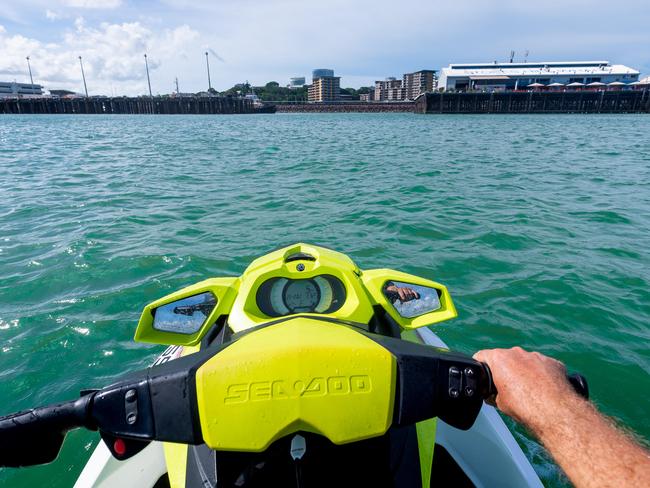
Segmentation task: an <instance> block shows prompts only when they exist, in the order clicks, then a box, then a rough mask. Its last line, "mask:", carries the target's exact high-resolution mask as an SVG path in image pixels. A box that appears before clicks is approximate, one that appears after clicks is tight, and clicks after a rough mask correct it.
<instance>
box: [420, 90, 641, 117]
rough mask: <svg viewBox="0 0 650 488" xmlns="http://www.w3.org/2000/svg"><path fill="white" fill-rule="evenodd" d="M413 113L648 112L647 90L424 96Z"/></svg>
mask: <svg viewBox="0 0 650 488" xmlns="http://www.w3.org/2000/svg"><path fill="white" fill-rule="evenodd" d="M415 112H417V113H427V114H435V113H445V114H448V113H650V90H636V91H623V90H618V91H572V92H534V91H531V92H493V93H450V92H444V93H426V94H424V95H421V96H420V97H418V99H417V100H416V101H415Z"/></svg>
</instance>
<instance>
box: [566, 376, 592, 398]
mask: <svg viewBox="0 0 650 488" xmlns="http://www.w3.org/2000/svg"><path fill="white" fill-rule="evenodd" d="M566 378H567V380H569V383H571V386H573V389H574V390H575V392H576V393H577V394H578V395H580V396H581V397H582V398H584V399H585V400H589V383H587V378H585V377H584V376H582V375H581V374H580V373H572V374H570V375H568V376H567V377H566Z"/></svg>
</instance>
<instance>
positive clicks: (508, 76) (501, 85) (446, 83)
mask: <svg viewBox="0 0 650 488" xmlns="http://www.w3.org/2000/svg"><path fill="white" fill-rule="evenodd" d="M638 78H639V72H638V71H637V70H635V69H633V68H629V67H627V66H624V65H622V64H610V63H609V61H567V62H564V61H563V62H556V61H545V62H539V63H497V62H494V63H478V64H450V65H449V66H448V67H447V68H442V70H441V72H440V79H439V80H438V89H441V90H445V91H488V92H489V91H508V90H529V89H533V88H544V87H550V88H562V87H567V88H569V89H572V88H581V87H585V86H586V87H599V86H600V87H603V86H606V85H608V84H612V83H613V84H615V85H614V86H624V85H627V84H630V83H634V82H636V81H637V80H638Z"/></svg>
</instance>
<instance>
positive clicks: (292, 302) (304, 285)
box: [284, 280, 320, 313]
mask: <svg viewBox="0 0 650 488" xmlns="http://www.w3.org/2000/svg"><path fill="white" fill-rule="evenodd" d="M319 301H320V292H319V290H318V287H317V285H316V283H314V282H313V281H312V280H294V281H291V282H289V284H288V285H287V286H286V287H285V288H284V304H285V305H286V307H287V308H288V309H289V310H291V312H293V313H296V312H312V311H313V310H314V309H315V308H316V305H318V302H319Z"/></svg>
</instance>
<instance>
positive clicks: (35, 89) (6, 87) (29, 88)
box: [0, 81, 43, 98]
mask: <svg viewBox="0 0 650 488" xmlns="http://www.w3.org/2000/svg"><path fill="white" fill-rule="evenodd" d="M40 96H43V87H42V86H41V85H35V84H33V83H16V82H15V81H0V98H7V97H10V98H20V97H40Z"/></svg>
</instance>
